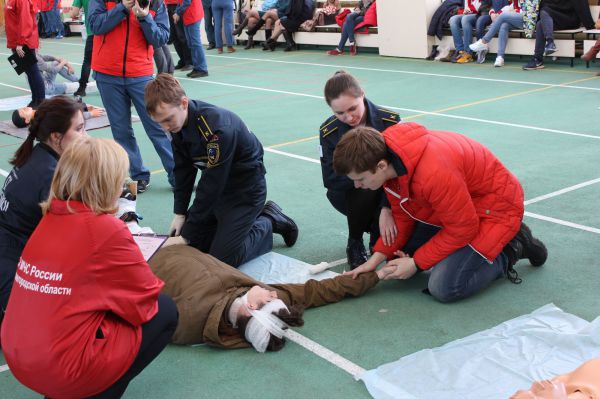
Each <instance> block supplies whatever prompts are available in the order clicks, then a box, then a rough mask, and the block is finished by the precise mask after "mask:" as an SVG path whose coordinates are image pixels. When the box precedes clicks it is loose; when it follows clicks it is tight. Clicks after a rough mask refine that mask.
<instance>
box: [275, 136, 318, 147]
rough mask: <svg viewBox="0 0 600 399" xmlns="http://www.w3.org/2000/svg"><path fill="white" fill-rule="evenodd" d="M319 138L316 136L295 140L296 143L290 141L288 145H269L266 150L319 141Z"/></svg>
mask: <svg viewBox="0 0 600 399" xmlns="http://www.w3.org/2000/svg"><path fill="white" fill-rule="evenodd" d="M318 138H319V136H318V135H316V136H310V137H305V138H303V139H298V140H294V141H288V142H287V143H281V144H273V145H269V146H267V147H266V148H279V147H284V146H286V145H292V144H298V143H304V142H305V141H311V140H314V139H318Z"/></svg>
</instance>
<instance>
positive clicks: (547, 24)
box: [533, 8, 554, 61]
mask: <svg viewBox="0 0 600 399" xmlns="http://www.w3.org/2000/svg"><path fill="white" fill-rule="evenodd" d="M548 40H554V20H553V19H552V17H551V16H550V14H548V11H546V10H545V9H544V8H542V10H541V11H540V19H539V21H538V22H537V24H536V26H535V52H534V53H533V56H534V57H535V58H536V59H537V60H539V61H542V60H543V59H544V50H545V48H546V42H547V41H548Z"/></svg>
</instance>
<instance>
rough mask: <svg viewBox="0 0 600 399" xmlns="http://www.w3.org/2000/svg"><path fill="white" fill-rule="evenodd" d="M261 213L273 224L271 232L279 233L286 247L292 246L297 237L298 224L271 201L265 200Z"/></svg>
mask: <svg viewBox="0 0 600 399" xmlns="http://www.w3.org/2000/svg"><path fill="white" fill-rule="evenodd" d="M261 215H264V216H266V217H268V218H269V219H270V220H271V223H272V224H273V233H275V234H281V236H282V237H283V241H284V242H285V245H287V246H288V247H292V246H294V244H295V243H296V240H297V239H298V226H296V223H294V221H293V220H292V219H291V218H290V217H289V216H286V215H285V214H284V213H283V212H282V211H281V207H280V206H279V205H277V204H276V203H274V202H273V201H267V203H266V204H265V206H264V208H263V210H262V212H261Z"/></svg>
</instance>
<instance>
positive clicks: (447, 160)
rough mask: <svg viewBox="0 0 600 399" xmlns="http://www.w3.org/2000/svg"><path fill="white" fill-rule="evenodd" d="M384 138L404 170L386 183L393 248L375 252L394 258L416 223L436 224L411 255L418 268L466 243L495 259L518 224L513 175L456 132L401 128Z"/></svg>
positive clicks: (519, 200)
mask: <svg viewBox="0 0 600 399" xmlns="http://www.w3.org/2000/svg"><path fill="white" fill-rule="evenodd" d="M383 136H384V139H385V142H386V145H387V146H388V148H389V149H390V150H391V151H393V152H394V153H395V154H397V155H398V157H399V158H400V159H401V160H402V162H403V163H404V166H405V167H406V169H407V173H406V174H405V175H403V176H399V177H397V178H396V179H392V180H388V181H387V182H386V183H385V185H384V189H385V192H386V195H387V198H388V200H389V202H390V204H391V206H392V213H393V215H394V220H395V222H396V227H397V229H398V235H397V238H396V241H395V242H394V243H393V245H392V246H385V245H384V244H383V242H382V241H381V239H379V241H378V242H377V244H376V245H375V248H374V251H376V252H381V253H384V254H385V255H387V256H388V258H392V257H393V253H394V252H395V251H396V250H398V249H401V248H402V247H403V246H404V245H405V244H406V243H407V242H408V239H409V238H410V236H411V234H412V232H413V230H414V226H415V221H416V220H418V221H421V222H423V223H427V224H431V225H435V226H439V227H441V230H440V231H439V232H438V233H437V234H436V235H435V236H434V237H433V238H432V239H431V240H429V241H428V242H427V243H426V244H424V245H423V246H422V247H421V248H419V249H418V250H417V251H416V252H415V254H414V260H415V263H416V264H417V265H418V267H419V268H421V269H429V268H431V267H432V266H434V265H435V264H437V263H438V262H440V261H441V260H442V259H444V258H446V257H447V256H448V255H450V254H452V253H454V252H455V251H456V250H458V249H460V248H463V247H465V246H466V245H469V246H471V247H472V248H473V249H474V250H475V251H476V252H478V253H479V254H480V255H482V256H483V257H485V258H486V259H487V260H488V261H490V262H491V261H493V260H494V259H495V258H496V257H497V256H498V255H499V254H500V252H501V251H502V249H503V248H504V246H505V245H506V244H507V243H508V242H509V241H510V240H511V239H512V238H513V237H514V236H515V235H516V234H517V232H518V231H519V228H520V226H521V220H522V219H523V212H524V204H523V188H522V187H521V184H520V183H519V181H518V180H517V178H516V177H515V176H514V175H513V174H512V173H511V172H510V171H509V170H508V169H506V167H505V166H504V165H502V163H501V162H500V161H499V160H498V158H496V156H494V154H492V153H491V152H490V150H488V149H487V148H485V147H484V146H483V145H482V144H480V143H478V142H476V141H474V140H472V139H470V138H468V137H465V136H462V135H460V134H457V133H450V132H440V131H430V130H427V129H425V127H423V126H421V125H419V124H416V123H401V124H398V125H395V126H391V127H389V128H387V129H386V130H385V131H384V132H383Z"/></svg>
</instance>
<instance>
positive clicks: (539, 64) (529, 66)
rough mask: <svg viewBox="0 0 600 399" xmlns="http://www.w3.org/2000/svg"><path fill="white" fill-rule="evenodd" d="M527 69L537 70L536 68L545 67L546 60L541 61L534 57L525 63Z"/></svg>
mask: <svg viewBox="0 0 600 399" xmlns="http://www.w3.org/2000/svg"><path fill="white" fill-rule="evenodd" d="M523 69H524V70H525V71H535V70H536V69H544V61H540V60H538V59H537V58H535V57H533V58H532V59H531V60H529V62H528V63H527V64H526V65H523Z"/></svg>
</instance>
